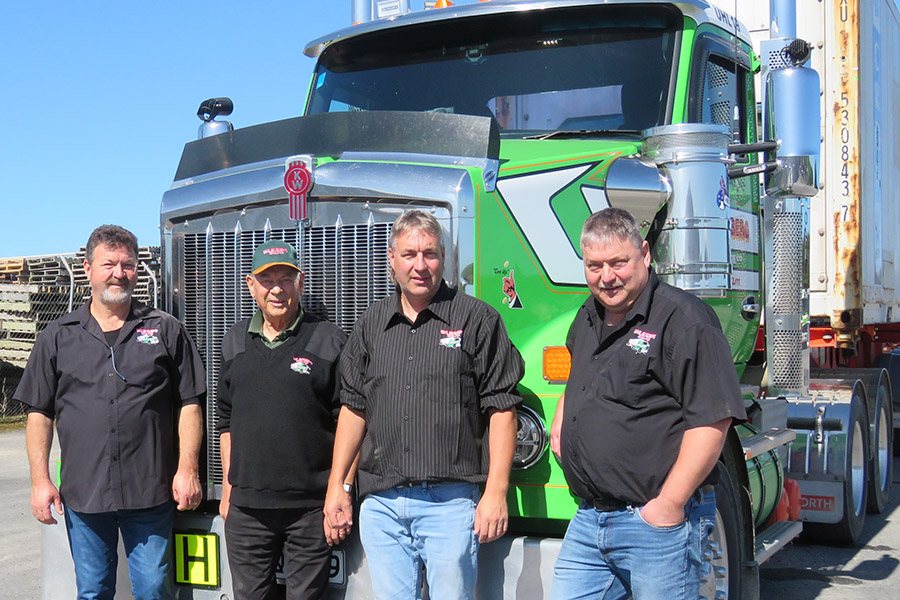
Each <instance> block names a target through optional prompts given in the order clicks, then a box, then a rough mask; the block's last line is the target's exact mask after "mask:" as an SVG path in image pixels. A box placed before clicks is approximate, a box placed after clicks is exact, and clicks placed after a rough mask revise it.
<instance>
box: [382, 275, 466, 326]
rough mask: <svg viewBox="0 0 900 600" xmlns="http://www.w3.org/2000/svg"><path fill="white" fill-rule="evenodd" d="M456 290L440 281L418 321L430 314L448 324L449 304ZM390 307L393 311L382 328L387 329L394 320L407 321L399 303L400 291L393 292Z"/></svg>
mask: <svg viewBox="0 0 900 600" xmlns="http://www.w3.org/2000/svg"><path fill="white" fill-rule="evenodd" d="M456 294H457V292H456V290H454V289H452V288H451V287H450V286H449V285H447V282H445V281H441V286H440V287H439V288H438V291H437V292H436V293H435V294H434V297H433V298H432V299H431V302H429V303H428V306H426V307H425V308H424V309H423V310H422V312H421V313H419V319H417V321H418V320H420V319H422V315H425V314H431V315H434V316H435V317H437V318H438V319H440V320H441V321H443V322H444V323H449V322H450V304H451V302H452V300H453V298H454V297H455V296H456ZM390 306H391V307H392V308H393V309H394V310H393V312H391V313H389V314H388V315H386V316H387V319H386V320H385V323H384V328H385V329H387V328H388V327H390V326H391V325H392V324H393V323H395V322H396V319H403V320H406V321H409V319H407V318H406V315H404V314H403V305H402V304H401V303H400V291H399V290H398V291H396V292H394V302H393V303H392V304H390Z"/></svg>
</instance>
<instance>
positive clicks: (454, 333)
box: [441, 329, 463, 348]
mask: <svg viewBox="0 0 900 600" xmlns="http://www.w3.org/2000/svg"><path fill="white" fill-rule="evenodd" d="M462 334H463V330H462V329H441V336H443V337H441V346H444V347H445V348H459V346H460V344H462Z"/></svg>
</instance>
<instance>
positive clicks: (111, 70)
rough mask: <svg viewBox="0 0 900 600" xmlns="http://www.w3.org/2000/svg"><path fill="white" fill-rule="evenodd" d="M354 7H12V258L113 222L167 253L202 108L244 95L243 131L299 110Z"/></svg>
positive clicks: (8, 141) (38, 2)
mask: <svg viewBox="0 0 900 600" xmlns="http://www.w3.org/2000/svg"><path fill="white" fill-rule="evenodd" d="M472 1H474V0H460V1H458V2H457V4H468V3H470V2H472ZM350 5H351V2H350V0H291V1H289V0H271V1H270V0H260V1H259V2H254V3H251V2H239V1H235V0H218V1H215V2H198V1H196V0H158V2H156V3H151V4H139V3H138V4H134V3H130V2H121V1H111V0H107V1H100V0H83V1H81V2H62V1H61V0H55V1H49V0H31V1H26V2H5V3H4V7H3V11H2V13H0V82H2V84H0V257H10V256H30V255H37V254H52V253H58V252H75V251H76V250H78V248H80V247H81V246H82V245H83V244H84V243H85V241H86V239H87V236H88V235H89V234H90V231H91V230H92V229H93V228H94V227H95V226H97V225H100V224H103V223H116V224H119V225H122V226H124V227H127V228H128V229H130V230H132V231H133V232H134V233H135V234H137V236H138V240H139V242H140V244H141V245H158V244H159V226H158V223H159V214H158V213H159V202H160V198H161V197H162V194H163V192H164V191H165V190H166V189H168V187H169V185H170V184H171V182H172V177H173V175H174V174H175V168H176V166H177V164H178V160H179V158H180V156H181V150H182V148H183V146H184V144H185V143H186V142H189V141H191V140H193V139H195V138H196V134H197V127H198V125H199V124H200V121H199V120H198V119H197V117H196V112H197V107H198V106H199V104H200V102H201V101H202V100H204V99H206V98H210V97H215V96H228V97H230V98H231V99H232V100H234V104H235V112H234V114H233V115H232V116H231V117H230V120H231V121H232V122H233V123H234V124H235V126H236V127H245V126H248V125H253V124H257V123H262V122H266V121H271V120H275V119H283V118H288V117H292V116H296V115H298V114H299V113H300V111H301V109H302V104H303V100H304V95H305V93H306V90H307V85H308V83H309V77H310V73H311V71H312V68H313V60H312V59H310V58H307V57H306V56H304V55H303V48H304V47H305V44H306V43H307V42H309V41H310V40H312V39H314V38H317V37H319V36H320V35H324V34H326V33H329V32H331V31H334V30H336V29H340V28H342V27H345V26H347V25H349V23H350ZM410 5H411V7H412V8H413V9H415V10H418V9H421V7H422V2H421V1H419V0H411V2H410Z"/></svg>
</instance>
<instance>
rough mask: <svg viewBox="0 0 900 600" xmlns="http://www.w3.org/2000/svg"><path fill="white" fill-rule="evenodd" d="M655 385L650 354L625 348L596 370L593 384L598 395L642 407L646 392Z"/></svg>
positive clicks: (592, 390)
mask: <svg viewBox="0 0 900 600" xmlns="http://www.w3.org/2000/svg"><path fill="white" fill-rule="evenodd" d="M652 385H653V376H652V374H651V372H650V357H648V356H645V355H641V354H634V353H632V352H631V350H629V349H627V348H625V349H622V350H619V351H618V353H617V355H616V357H615V359H614V360H611V361H609V362H608V363H607V365H606V366H605V367H603V368H600V369H598V370H597V372H596V374H595V375H594V379H593V382H592V386H591V388H592V389H591V395H592V396H595V397H599V398H602V399H604V400H608V401H610V402H615V403H617V404H622V405H624V406H630V407H634V408H639V407H641V406H643V404H644V400H645V398H646V392H647V391H648V390H649V388H650V387H652Z"/></svg>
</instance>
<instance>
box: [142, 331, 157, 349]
mask: <svg viewBox="0 0 900 600" xmlns="http://www.w3.org/2000/svg"><path fill="white" fill-rule="evenodd" d="M137 332H138V336H137V341H138V342H140V343H141V344H151V345H152V344H158V343H159V338H158V337H156V334H157V333H158V332H159V329H138V330H137Z"/></svg>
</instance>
